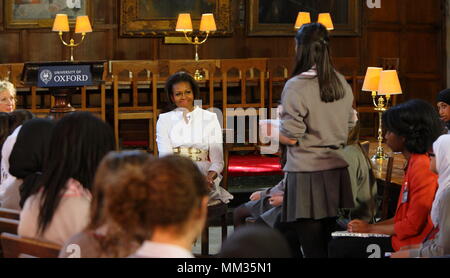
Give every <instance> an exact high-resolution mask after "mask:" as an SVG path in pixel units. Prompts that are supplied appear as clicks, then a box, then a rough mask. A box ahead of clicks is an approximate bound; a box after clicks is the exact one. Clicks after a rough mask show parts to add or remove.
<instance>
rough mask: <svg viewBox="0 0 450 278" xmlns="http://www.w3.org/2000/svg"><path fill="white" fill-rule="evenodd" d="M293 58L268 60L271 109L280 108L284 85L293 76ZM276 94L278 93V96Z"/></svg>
mask: <svg viewBox="0 0 450 278" xmlns="http://www.w3.org/2000/svg"><path fill="white" fill-rule="evenodd" d="M292 63H293V59H292V58H290V57H289V58H269V59H267V76H268V79H269V85H268V87H269V97H268V101H269V109H270V108H275V107H277V106H278V102H279V101H280V100H281V92H282V90H283V87H284V84H285V83H286V81H287V80H288V79H289V77H290V76H291V74H292ZM280 87H281V89H280ZM274 93H277V94H276V96H275V94H274Z"/></svg>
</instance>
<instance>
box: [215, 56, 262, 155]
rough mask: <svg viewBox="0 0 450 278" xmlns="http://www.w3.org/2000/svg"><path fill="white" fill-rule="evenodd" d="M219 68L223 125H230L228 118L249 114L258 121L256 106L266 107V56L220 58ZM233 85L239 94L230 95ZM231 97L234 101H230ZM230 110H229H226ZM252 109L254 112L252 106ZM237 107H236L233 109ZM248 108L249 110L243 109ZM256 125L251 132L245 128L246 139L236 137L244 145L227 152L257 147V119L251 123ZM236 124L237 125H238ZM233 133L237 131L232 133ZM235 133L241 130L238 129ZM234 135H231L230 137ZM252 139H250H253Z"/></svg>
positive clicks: (226, 126) (227, 127)
mask: <svg viewBox="0 0 450 278" xmlns="http://www.w3.org/2000/svg"><path fill="white" fill-rule="evenodd" d="M220 70H221V72H222V113H223V123H224V124H223V127H224V128H226V129H229V128H231V126H232V123H229V122H228V121H229V120H230V118H229V117H233V118H232V120H233V121H234V117H235V116H238V117H245V116H252V117H255V118H254V119H255V120H257V118H258V109H259V108H265V75H266V70H267V59H264V58H255V59H223V60H221V62H220ZM232 88H233V89H237V90H235V91H237V92H238V93H239V94H240V96H235V97H234V98H233V97H232ZM230 100H232V102H233V103H231V102H230ZM229 108H230V109H231V110H232V111H228V109H229ZM252 108H253V109H254V110H253V111H252V110H251V109H252ZM236 109H239V110H236ZM246 110H248V111H246ZM244 120H245V118H244ZM253 124H254V125H255V126H254V128H253V130H251V129H249V130H250V131H251V132H247V131H245V134H241V135H244V136H245V137H247V135H248V137H249V140H248V141H246V140H243V139H245V138H238V142H237V143H240V142H239V141H244V144H245V145H244V146H242V145H241V146H238V145H236V144H235V145H233V146H232V147H231V148H230V151H240V150H257V141H258V134H257V125H258V123H257V121H255V122H254V123H253ZM238 127H239V126H238ZM234 133H236V130H235V132H234ZM238 133H242V131H241V132H239V131H238ZM233 137H234V136H233ZM252 141H253V142H252Z"/></svg>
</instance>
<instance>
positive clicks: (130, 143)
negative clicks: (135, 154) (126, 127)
mask: <svg viewBox="0 0 450 278" xmlns="http://www.w3.org/2000/svg"><path fill="white" fill-rule="evenodd" d="M122 145H123V146H132V147H148V141H123V142H122Z"/></svg>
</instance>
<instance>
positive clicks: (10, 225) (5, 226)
mask: <svg viewBox="0 0 450 278" xmlns="http://www.w3.org/2000/svg"><path fill="white" fill-rule="evenodd" d="M17 227H19V220H15V219H10V218H3V217H0V234H1V233H10V234H17ZM2 248H3V247H2V245H0V258H1V257H2V256H3V249H2Z"/></svg>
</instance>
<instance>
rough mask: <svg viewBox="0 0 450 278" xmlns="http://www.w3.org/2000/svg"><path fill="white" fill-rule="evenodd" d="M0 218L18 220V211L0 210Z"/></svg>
mask: <svg viewBox="0 0 450 278" xmlns="http://www.w3.org/2000/svg"><path fill="white" fill-rule="evenodd" d="M0 218H8V219H14V220H19V218H20V211H18V210H15V209H8V208H0Z"/></svg>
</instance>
